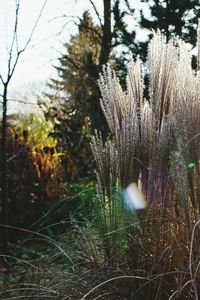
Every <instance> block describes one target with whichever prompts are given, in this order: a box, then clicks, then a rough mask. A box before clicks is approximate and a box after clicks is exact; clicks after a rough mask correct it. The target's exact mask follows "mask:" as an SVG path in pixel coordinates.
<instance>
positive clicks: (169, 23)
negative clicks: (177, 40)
mask: <svg viewBox="0 0 200 300" xmlns="http://www.w3.org/2000/svg"><path fill="white" fill-rule="evenodd" d="M141 2H145V3H146V4H147V5H148V7H149V9H150V11H151V15H152V18H151V19H148V18H146V16H145V15H144V14H143V13H142V11H141V22H140V26H141V28H146V29H149V30H151V29H154V30H157V29H160V30H161V31H162V32H163V33H164V34H165V35H166V38H167V40H168V39H169V37H172V36H173V35H178V36H179V37H181V38H182V39H183V40H184V41H186V42H188V43H190V44H192V45H193V46H194V45H195V44H196V30H197V22H198V18H199V17H200V3H199V1H198V0H177V1H174V0H154V1H153V4H152V1H149V0H142V1H141Z"/></svg>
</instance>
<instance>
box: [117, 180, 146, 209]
mask: <svg viewBox="0 0 200 300" xmlns="http://www.w3.org/2000/svg"><path fill="white" fill-rule="evenodd" d="M123 199H124V202H125V204H126V206H127V207H128V208H129V209H130V210H139V209H144V208H146V207H147V201H146V199H145V197H144V195H143V193H142V192H141V191H140V190H139V188H138V186H137V184H136V183H134V182H133V183H131V184H129V185H128V186H127V188H125V189H124V191H123Z"/></svg>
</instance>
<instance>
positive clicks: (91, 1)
mask: <svg viewBox="0 0 200 300" xmlns="http://www.w3.org/2000/svg"><path fill="white" fill-rule="evenodd" d="M89 2H90V3H91V4H92V7H93V8H94V11H95V13H96V15H97V18H98V20H99V23H100V25H101V29H102V30H103V23H102V21H101V18H100V15H99V12H98V10H97V8H96V5H95V4H94V2H93V0H89Z"/></svg>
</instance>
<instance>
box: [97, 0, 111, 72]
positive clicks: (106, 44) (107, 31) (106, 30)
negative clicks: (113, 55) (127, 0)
mask: <svg viewBox="0 0 200 300" xmlns="http://www.w3.org/2000/svg"><path fill="white" fill-rule="evenodd" d="M103 4H104V23H103V38H102V46H101V53H100V60H99V64H100V68H101V67H102V65H105V64H107V62H108V60H109V56H110V52H111V47H112V45H111V39H112V34H111V0H103Z"/></svg>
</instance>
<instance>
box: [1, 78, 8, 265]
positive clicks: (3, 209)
mask: <svg viewBox="0 0 200 300" xmlns="http://www.w3.org/2000/svg"><path fill="white" fill-rule="evenodd" d="M6 138H7V83H5V84H4V92H3V115H2V128H1V196H2V197H1V214H2V221H1V222H2V224H3V228H2V233H3V234H2V254H5V255H8V253H9V246H8V228H7V227H6V226H7V225H8V224H7V222H8V216H7V204H8V197H7V188H8V187H7V184H8V182H7V158H6ZM4 265H6V261H5V260H4Z"/></svg>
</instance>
